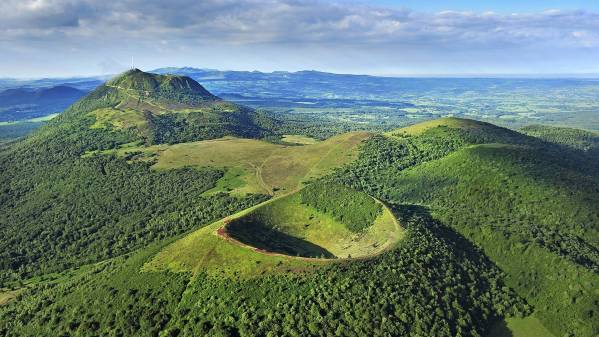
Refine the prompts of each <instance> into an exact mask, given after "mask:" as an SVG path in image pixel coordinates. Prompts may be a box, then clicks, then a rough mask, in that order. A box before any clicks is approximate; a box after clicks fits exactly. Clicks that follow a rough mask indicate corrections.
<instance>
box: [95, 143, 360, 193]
mask: <svg viewBox="0 0 599 337" xmlns="http://www.w3.org/2000/svg"><path fill="white" fill-rule="evenodd" d="M368 137H370V134H369V133H366V132H352V133H347V134H342V135H338V136H335V137H332V138H329V139H327V140H325V141H322V142H318V143H314V144H311V145H303V146H287V145H280V144H273V143H269V142H266V141H262V140H256V139H243V138H235V137H225V138H219V139H214V140H205V141H199V142H191V143H180V144H174V145H167V144H161V145H153V146H147V147H146V146H126V147H122V148H120V149H118V150H116V153H117V154H118V155H120V156H128V155H132V154H136V153H141V154H143V156H141V157H140V158H141V159H142V160H154V161H155V164H154V165H153V166H152V168H153V169H156V170H170V169H177V168H182V167H188V166H192V167H216V168H225V169H226V170H227V172H228V173H226V174H225V176H224V177H223V178H222V179H221V181H219V182H218V183H217V187H216V188H215V189H213V190H211V192H219V191H223V192H230V193H231V194H233V195H246V194H248V193H263V194H271V195H281V194H285V193H289V192H292V191H294V190H296V189H298V188H299V187H301V184H302V183H304V182H308V181H310V180H313V179H317V178H319V177H322V176H324V175H326V174H328V173H331V172H332V170H333V169H334V168H337V167H340V166H342V165H344V164H346V163H348V162H350V161H351V160H353V159H355V158H356V157H357V153H358V145H359V144H360V143H361V142H362V141H364V140H366V139H367V138H368ZM112 152H113V151H111V150H109V151H104V152H103V153H112Z"/></svg>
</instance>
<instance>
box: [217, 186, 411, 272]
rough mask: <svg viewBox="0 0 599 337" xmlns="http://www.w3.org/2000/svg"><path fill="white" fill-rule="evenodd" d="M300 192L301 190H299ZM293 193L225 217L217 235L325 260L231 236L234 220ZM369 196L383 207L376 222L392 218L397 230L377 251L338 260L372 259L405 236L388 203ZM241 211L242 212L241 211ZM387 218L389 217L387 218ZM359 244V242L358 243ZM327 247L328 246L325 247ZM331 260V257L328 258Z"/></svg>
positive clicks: (249, 247) (337, 258)
mask: <svg viewBox="0 0 599 337" xmlns="http://www.w3.org/2000/svg"><path fill="white" fill-rule="evenodd" d="M298 193H299V192H298ZM292 194H294V193H290V194H287V195H285V196H281V197H278V198H275V199H271V200H268V201H266V202H264V203H262V204H259V205H257V206H255V207H252V208H253V209H252V210H250V211H249V212H243V214H236V215H235V216H234V217H231V218H229V217H227V218H225V219H223V225H222V226H221V227H219V228H217V229H216V232H215V233H216V235H218V236H220V237H222V238H224V239H226V240H230V241H232V242H233V243H235V244H237V245H239V246H241V247H245V248H247V249H250V250H253V251H255V252H258V253H261V254H266V255H278V256H286V257H292V258H298V259H304V260H308V261H311V260H323V258H314V257H305V256H292V255H289V254H284V253H277V252H273V251H268V250H266V249H261V248H257V247H255V246H252V245H250V244H247V243H245V242H242V241H240V240H238V239H236V238H235V237H233V236H231V234H230V228H229V227H230V226H229V225H230V224H231V223H232V222H233V221H234V220H238V219H242V218H243V217H245V216H248V215H250V214H251V213H252V212H253V211H256V210H258V209H260V208H263V207H264V206H267V205H268V204H272V203H274V202H277V201H280V200H282V199H284V198H287V197H290V196H291V195H292ZM368 197H369V198H371V199H372V200H373V201H374V202H375V203H376V204H377V205H379V206H380V207H381V209H382V212H381V213H380V214H379V215H378V216H377V218H376V219H374V222H375V223H377V222H379V221H385V220H389V219H390V220H391V222H392V223H393V225H394V227H395V231H394V234H395V235H392V236H389V237H388V238H386V240H385V242H384V243H383V244H381V245H380V246H379V247H378V249H377V250H376V251H373V252H371V253H368V254H366V255H359V256H356V255H354V256H352V257H336V260H337V261H340V260H367V259H370V258H372V257H374V256H377V255H379V254H382V253H383V252H385V251H387V250H389V249H391V248H393V247H394V246H395V245H396V244H397V243H398V242H399V241H400V239H401V238H402V237H403V235H404V234H403V232H404V229H403V227H402V226H401V225H400V223H399V221H398V220H397V218H396V217H395V216H394V215H393V212H392V211H391V210H390V209H389V208H388V207H387V205H385V204H384V203H383V202H382V201H380V200H378V199H377V198H375V197H372V196H368ZM240 213H241V212H240ZM385 218H387V219H385ZM373 225H374V224H373ZM356 244H357V243H356ZM325 248H327V247H325ZM326 260H329V259H326Z"/></svg>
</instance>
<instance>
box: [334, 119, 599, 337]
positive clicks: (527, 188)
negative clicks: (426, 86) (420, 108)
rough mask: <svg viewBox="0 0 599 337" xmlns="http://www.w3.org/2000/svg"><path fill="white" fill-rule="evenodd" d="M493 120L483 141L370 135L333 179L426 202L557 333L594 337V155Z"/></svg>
mask: <svg viewBox="0 0 599 337" xmlns="http://www.w3.org/2000/svg"><path fill="white" fill-rule="evenodd" d="M480 125H481V126H482V127H490V126H488V125H485V124H482V123H481V124H480ZM491 127H492V128H494V129H495V130H493V131H492V132H488V133H487V134H488V135H490V134H494V135H495V136H494V137H492V141H493V143H488V144H485V143H487V139H486V138H487V137H480V131H478V130H480V129H472V128H470V127H468V128H444V127H443V126H439V127H435V128H428V129H427V130H425V131H423V132H422V133H420V134H419V135H418V136H407V137H405V138H401V139H390V138H384V137H378V138H375V139H373V140H372V141H371V142H369V143H367V144H366V145H365V146H364V148H363V150H362V152H361V154H360V158H359V159H358V161H357V162H356V163H354V164H353V165H350V166H349V167H348V168H347V169H346V170H345V171H344V172H343V174H341V175H340V176H339V177H338V178H337V179H339V180H340V181H342V182H344V183H346V184H349V185H353V186H359V187H362V188H364V189H365V190H366V191H368V193H371V194H372V195H375V196H378V197H380V198H382V200H385V201H387V202H392V203H410V204H416V205H422V206H425V207H427V208H429V209H430V211H431V213H432V215H433V217H435V218H436V219H439V220H440V221H442V222H443V223H445V224H447V225H448V226H450V227H451V228H454V229H455V230H456V231H457V232H459V233H460V234H461V235H463V236H464V237H465V238H467V239H468V240H470V241H472V242H473V243H475V244H476V245H478V246H480V247H481V248H482V249H483V251H484V252H485V254H486V255H488V256H489V258H491V259H492V260H493V261H494V262H495V263H497V265H498V266H499V267H500V268H501V269H502V270H503V271H505V272H506V274H507V277H506V283H507V285H508V286H510V287H512V288H513V289H515V290H516V291H517V292H518V293H519V294H520V295H521V296H522V297H524V298H525V299H526V300H527V302H528V303H529V304H531V305H532V306H533V307H534V308H535V316H536V317H538V318H539V319H540V321H541V322H542V324H543V325H545V326H546V327H547V328H548V329H549V330H550V331H551V332H552V333H553V334H554V335H556V336H561V335H563V334H566V333H571V334H573V335H575V336H593V335H595V334H596V333H597V331H599V330H598V329H599V325H598V324H597V323H596V320H594V319H593V317H594V315H595V313H597V312H599V306H598V303H599V301H598V300H599V294H598V293H597V292H596V289H597V287H598V285H599V278H598V277H597V272H598V271H599V269H598V267H599V264H598V263H599V232H598V231H599V208H597V205H599V193H598V192H599V174H598V173H599V169H598V168H599V165H598V162H597V160H594V159H592V158H589V157H587V156H585V155H583V154H581V153H579V152H577V150H567V149H564V148H563V147H560V146H555V145H553V144H551V143H544V142H541V141H539V140H537V139H531V138H528V137H526V136H524V135H521V136H519V137H517V136H515V135H514V134H513V133H512V132H508V131H507V130H505V131H503V130H501V129H500V128H497V127H494V126H491ZM473 130H477V131H473ZM502 132H503V133H505V136H503V137H502V136H501V134H502Z"/></svg>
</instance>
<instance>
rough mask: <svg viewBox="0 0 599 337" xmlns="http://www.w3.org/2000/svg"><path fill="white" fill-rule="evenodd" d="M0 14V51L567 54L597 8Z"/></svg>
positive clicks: (192, 3)
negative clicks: (205, 48) (243, 49)
mask: <svg viewBox="0 0 599 337" xmlns="http://www.w3.org/2000/svg"><path fill="white" fill-rule="evenodd" d="M0 12H2V13H3V18H2V20H0V47H5V48H9V49H10V48H12V49H15V50H16V49H19V48H20V49H23V48H25V49H26V48H30V49H36V48H38V49H40V52H51V50H59V49H60V48H61V46H75V45H81V46H82V48H83V47H85V46H94V47H95V48H98V49H102V48H104V49H106V48H115V46H119V48H120V49H127V52H132V53H133V51H131V50H133V49H136V48H138V49H139V48H142V47H143V48H147V47H148V46H152V45H154V46H155V47H154V48H155V50H156V51H159V52H164V51H165V49H164V48H165V47H166V46H172V48H173V49H175V48H178V49H184V50H196V51H197V50H198V48H200V47H198V46H209V45H218V46H219V47H220V48H224V47H226V46H227V45H229V46H260V47H261V48H265V49H269V48H270V49H272V48H276V49H279V50H280V49H284V48H286V46H289V48H290V49H289V53H291V52H295V50H297V48H300V47H302V46H312V47H314V46H317V47H318V46H319V47H322V48H331V49H338V50H339V51H340V52H342V51H347V50H351V48H368V49H369V50H370V51H372V52H375V51H377V50H378V51H379V52H381V53H385V51H384V50H386V49H387V50H393V52H397V50H401V48H404V49H408V48H409V49H410V50H411V53H418V50H420V52H421V53H423V54H424V53H431V52H433V53H438V54H440V55H442V54H443V53H447V52H448V51H450V52H453V53H455V51H462V52H463V53H467V52H468V51H469V50H477V51H481V50H486V51H487V52H488V53H489V55H491V54H493V53H494V52H496V53H498V54H501V53H503V52H505V50H506V49H510V50H513V51H518V50H529V51H530V50H533V49H535V48H538V49H539V51H540V50H541V49H547V48H553V49H554V50H556V51H559V50H560V49H568V50H569V51H570V52H569V53H568V55H569V57H571V55H572V53H571V50H574V49H577V48H582V49H587V50H588V49H593V50H594V48H599V46H598V44H597V42H598V37H597V36H598V35H599V13H593V12H589V11H560V10H550V11H544V12H539V13H532V14H520V13H514V14H499V13H495V12H482V13H476V12H461V11H443V12H438V13H430V12H416V11H411V10H409V9H391V8H383V7H376V6H370V5H367V4H358V3H347V2H344V3H330V2H323V1H317V0H264V1H258V0H239V1H238V0H202V1H196V0H171V1H169V2H168V3H166V2H165V1H159V0H122V1H107V0H3V1H2V2H0ZM2 42H4V43H3V44H2ZM365 46H368V47H365ZM41 48H46V49H47V51H44V50H41ZM292 48H293V49H292ZM65 49H66V48H65ZM129 49H131V50H129ZM0 57H3V56H0ZM4 57H6V56H4ZM427 57H428V55H427ZM381 58H383V59H384V58H386V57H382V56H381Z"/></svg>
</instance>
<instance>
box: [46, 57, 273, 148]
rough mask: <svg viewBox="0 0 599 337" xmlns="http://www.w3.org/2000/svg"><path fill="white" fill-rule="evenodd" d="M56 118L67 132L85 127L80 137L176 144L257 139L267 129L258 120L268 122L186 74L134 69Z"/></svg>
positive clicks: (251, 110) (112, 142) (263, 134)
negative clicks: (220, 139) (236, 138)
mask: <svg viewBox="0 0 599 337" xmlns="http://www.w3.org/2000/svg"><path fill="white" fill-rule="evenodd" d="M57 123H62V124H64V123H68V124H69V125H71V126H70V127H69V129H70V130H71V131H74V130H75V129H78V130H88V131H85V132H91V133H93V136H92V135H86V136H83V137H84V138H86V139H92V140H93V139H98V138H99V137H101V138H103V139H104V141H103V142H108V143H110V144H115V143H116V144H123V143H130V142H138V141H141V142H143V143H145V144H161V143H181V142H190V141H197V140H205V139H214V138H220V137H224V136H238V137H245V138H261V137H264V136H266V135H268V134H269V131H268V130H265V129H264V128H263V127H262V126H260V125H258V124H269V122H268V118H266V117H264V116H259V115H258V113H257V112H256V111H254V110H253V109H251V108H247V107H244V106H240V105H237V104H234V103H231V102H228V101H225V100H222V99H220V98H219V97H217V96H215V95H213V94H211V93H210V92H209V91H208V90H206V89H205V88H204V87H203V86H202V85H201V84H199V83H198V82H196V81H195V80H193V79H191V78H189V77H187V76H177V75H159V74H152V73H146V72H143V71H141V70H139V69H132V70H129V71H127V72H125V73H123V74H121V75H118V76H117V77H115V78H113V79H111V80H109V81H108V82H106V83H104V84H102V85H101V86H99V87H98V88H96V89H95V90H94V91H92V92H91V93H90V94H89V95H87V96H85V97H84V98H82V99H81V100H79V101H78V102H76V103H75V104H73V105H72V106H71V107H69V108H68V109H67V110H66V111H65V113H64V114H63V115H62V116H61V118H60V119H58V120H57ZM73 124H76V125H77V127H76V128H73V127H72V125H73ZM63 127H64V125H63ZM117 138H118V140H117ZM111 140H114V141H111ZM92 143H93V142H92ZM96 143H97V142H96ZM92 148H93V147H92ZM92 148H88V149H92ZM96 149H99V148H96Z"/></svg>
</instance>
